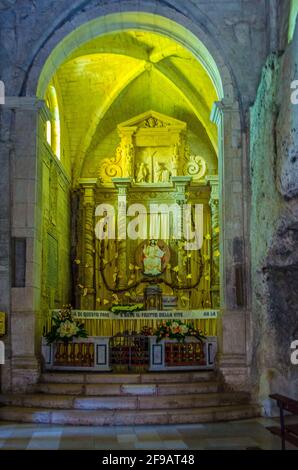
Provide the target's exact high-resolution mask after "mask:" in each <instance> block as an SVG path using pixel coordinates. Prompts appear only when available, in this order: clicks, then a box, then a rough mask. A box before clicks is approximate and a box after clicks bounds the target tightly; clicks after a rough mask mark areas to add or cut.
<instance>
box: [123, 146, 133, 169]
mask: <svg viewBox="0 0 298 470" xmlns="http://www.w3.org/2000/svg"><path fill="white" fill-rule="evenodd" d="M125 154H126V168H127V176H132V177H133V176H134V165H133V164H134V161H133V160H134V146H133V145H132V144H127V145H126V146H125Z"/></svg>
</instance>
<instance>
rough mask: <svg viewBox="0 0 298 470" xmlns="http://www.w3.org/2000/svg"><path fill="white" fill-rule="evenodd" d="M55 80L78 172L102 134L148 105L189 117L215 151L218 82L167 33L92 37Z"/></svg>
mask: <svg viewBox="0 0 298 470" xmlns="http://www.w3.org/2000/svg"><path fill="white" fill-rule="evenodd" d="M53 82H54V83H55V85H56V87H57V88H58V93H59V97H60V108H61V113H63V119H64V123H65V126H66V129H67V134H68V143H67V145H68V149H67V150H68V152H67V153H68V154H69V156H70V158H71V161H72V164H73V166H74V171H75V173H76V174H77V175H79V174H80V172H81V169H82V168H83V167H84V164H85V163H86V162H84V161H85V160H86V159H88V155H89V154H90V152H92V149H94V148H96V146H97V145H98V143H99V141H100V139H102V138H103V137H104V135H103V133H104V134H106V133H107V132H109V131H112V129H113V128H115V127H116V126H117V124H119V123H121V122H123V121H125V120H127V119H130V118H131V117H133V116H135V115H137V114H140V113H141V112H145V111H147V110H149V109H153V110H155V111H158V112H161V113H163V114H168V115H171V116H172V117H175V118H178V119H181V120H186V121H187V126H188V128H189V129H190V130H191V131H192V132H194V133H196V132H197V133H198V132H199V133H201V134H202V135H203V134H204V138H205V140H206V139H207V140H208V141H209V143H210V147H211V148H212V151H213V152H216V147H217V145H216V143H217V130H216V127H215V126H214V124H212V123H211V122H210V112H211V108H212V105H213V103H214V101H216V100H217V96H216V92H215V89H214V86H213V84H212V82H211V80H210V78H209V76H208V74H207V73H206V71H205V69H204V68H203V66H202V65H201V64H200V63H199V62H198V61H197V60H196V59H195V58H194V56H193V55H192V54H191V53H190V52H188V51H187V50H186V49H184V48H183V47H182V46H180V45H179V44H178V43H175V42H174V41H173V40H171V39H168V38H167V37H165V36H162V35H159V34H156V33H151V32H141V31H123V32H121V33H117V34H115V33H114V34H108V35H105V36H102V37H98V38H96V39H93V40H91V41H89V42H87V43H85V44H83V45H81V46H78V48H77V50H76V51H75V52H74V53H73V54H72V55H71V56H69V57H68V58H67V60H66V61H65V62H64V63H63V64H62V66H60V68H59V69H58V70H57V72H56V74H55V76H54V77H53Z"/></svg>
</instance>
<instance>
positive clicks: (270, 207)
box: [250, 26, 298, 414]
mask: <svg viewBox="0 0 298 470" xmlns="http://www.w3.org/2000/svg"><path fill="white" fill-rule="evenodd" d="M284 44H286V42H284ZM297 50H298V27H297V26H296V32H295V35H294V38H293V41H292V43H291V44H289V45H288V46H287V47H286V50H285V51H284V52H281V53H279V54H272V55H271V56H270V57H269V58H268V60H267V62H266V65H265V67H264V69H263V74H262V79H261V83H260V86H259V90H258V95H257V99H256V102H255V104H254V107H253V108H252V111H251V129H250V132H251V136H250V142H251V149H250V159H251V181H252V217H251V252H252V292H253V317H252V326H253V332H254V334H253V367H252V371H253V379H254V386H255V390H256V392H257V394H258V395H259V397H260V400H261V402H262V403H263V405H264V411H265V413H267V414H270V413H271V412H272V410H271V404H270V402H269V400H268V394H269V393H284V394H285V395H290V396H292V397H293V398H295V397H296V398H298V366H294V365H292V364H291V361H290V354H291V350H290V345H291V342H292V341H293V340H294V339H298V295H297V286H298V201H297V196H298V106H297V105H293V104H292V102H291V93H292V91H293V90H291V82H292V81H293V80H297V79H298V74H297V73H298V72H297V70H298V54H297Z"/></svg>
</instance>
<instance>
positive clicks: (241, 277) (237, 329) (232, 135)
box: [211, 100, 249, 389]
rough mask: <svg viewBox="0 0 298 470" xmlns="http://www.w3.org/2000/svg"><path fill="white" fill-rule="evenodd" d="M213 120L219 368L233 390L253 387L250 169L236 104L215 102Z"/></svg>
mask: <svg viewBox="0 0 298 470" xmlns="http://www.w3.org/2000/svg"><path fill="white" fill-rule="evenodd" d="M211 120H212V121H213V122H214V123H216V124H217V127H218V144H219V146H218V147H219V150H218V153H219V155H218V161H219V194H220V198H219V206H218V207H219V210H218V216H219V225H220V229H221V230H220V235H219V251H220V255H221V257H220V299H221V319H220V320H219V331H218V336H219V346H220V354H219V366H220V371H221V373H222V374H223V376H224V378H225V381H226V383H227V385H228V386H230V387H232V388H235V389H248V388H249V385H248V377H249V374H248V370H249V368H248V359H247V350H248V347H249V328H248V325H249V321H248V318H249V312H248V311H247V307H246V298H247V292H246V289H247V285H246V283H245V279H246V271H247V265H246V259H247V255H246V251H247V249H248V239H247V228H246V225H245V217H246V211H247V207H246V204H247V195H246V194H244V190H243V187H244V184H245V180H244V178H245V174H246V172H247V168H246V166H245V165H246V161H245V155H246V153H245V152H246V149H245V143H244V142H243V136H242V133H241V123H240V117H239V110H238V106H237V103H235V102H227V101H225V100H223V101H221V102H219V103H215V105H214V108H213V111H212V115H211ZM214 209H215V208H214Z"/></svg>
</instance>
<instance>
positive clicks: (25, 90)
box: [8, 4, 250, 389]
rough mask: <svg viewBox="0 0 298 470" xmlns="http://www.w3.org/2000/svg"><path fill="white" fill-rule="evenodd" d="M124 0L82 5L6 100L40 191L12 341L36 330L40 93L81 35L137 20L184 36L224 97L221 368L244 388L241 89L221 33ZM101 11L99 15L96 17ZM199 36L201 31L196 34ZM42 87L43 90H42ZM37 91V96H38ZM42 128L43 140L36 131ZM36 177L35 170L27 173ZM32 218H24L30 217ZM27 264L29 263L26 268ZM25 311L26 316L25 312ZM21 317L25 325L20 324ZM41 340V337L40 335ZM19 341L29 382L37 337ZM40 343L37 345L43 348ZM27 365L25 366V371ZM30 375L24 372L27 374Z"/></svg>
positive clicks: (137, 24)
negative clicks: (111, 6)
mask: <svg viewBox="0 0 298 470" xmlns="http://www.w3.org/2000/svg"><path fill="white" fill-rule="evenodd" d="M125 9H126V7H125V4H123V12H121V14H117V13H115V14H110V13H111V11H108V10H103V9H102V8H101V7H100V8H99V7H95V8H94V9H92V11H91V10H88V11H87V12H82V11H78V12H77V13H76V14H75V15H74V17H73V19H72V21H69V22H67V23H65V24H63V25H62V26H61V27H59V28H58V29H57V30H55V31H53V33H52V34H51V36H50V37H49V39H48V40H47V42H46V43H45V44H44V45H43V46H42V47H41V48H40V49H39V50H38V52H37V53H36V55H35V58H34V61H33V62H32V63H31V65H30V67H29V68H28V71H27V74H26V77H25V80H24V83H23V87H22V94H23V95H24V96H23V97H22V98H19V99H17V100H13V99H12V100H11V101H10V102H9V100H8V106H10V107H11V108H13V109H15V110H16V115H17V120H16V124H15V126H16V127H15V129H16V132H19V131H18V130H19V129H22V128H24V126H26V135H25V134H24V133H22V132H20V134H19V136H18V137H19V145H20V148H19V149H18V152H21V147H24V146H26V145H27V146H28V148H29V152H30V156H31V161H32V164H33V166H34V169H33V170H32V171H33V172H34V176H35V178H34V182H33V183H32V184H33V186H34V187H35V195H36V196H35V195H34V197H33V200H32V201H30V202H28V203H27V204H26V214H27V218H28V219H29V218H30V219H31V221H32V232H30V234H29V235H27V236H28V237H29V238H28V244H27V252H26V253H27V259H29V260H30V262H29V265H30V266H29V267H28V266H27V269H28V270H30V276H31V278H32V282H31V284H32V285H30V286H28V285H26V286H25V287H24V291H23V292H22V294H23V295H25V296H26V299H27V302H26V304H25V305H24V302H23V301H22V300H21V298H20V292H19V291H17V290H12V312H13V315H14V317H13V318H14V320H13V322H14V324H15V327H14V328H12V343H13V344H14V345H16V343H17V341H18V338H19V337H20V335H21V332H22V331H24V332H26V335H28V337H29V338H31V339H32V338H33V337H34V331H35V324H36V318H38V315H39V296H40V286H39V284H38V280H36V279H35V276H36V275H35V271H36V267H37V266H38V264H39V260H40V257H41V253H40V250H41V242H40V239H41V236H42V234H41V233H40V230H39V227H40V216H41V214H40V205H39V199H38V198H39V195H40V192H41V190H42V186H41V181H40V179H39V178H38V175H39V172H40V165H39V162H38V161H36V155H37V154H38V147H39V145H41V143H42V134H41V127H42V121H43V120H46V119H47V114H46V109H45V108H44V106H43V103H42V101H40V98H41V97H42V96H43V93H44V91H45V88H46V85H47V77H50V76H51V75H52V72H53V70H55V69H56V68H57V67H58V65H59V64H60V63H61V61H62V60H63V59H64V58H65V56H66V55H67V54H68V53H69V52H70V51H71V50H73V48H75V47H77V43H78V41H83V40H87V39H88V38H91V37H93V36H94V35H99V34H106V33H108V32H111V31H117V30H119V29H120V30H123V29H125V28H129V27H132V26H133V27H134V28H139V29H142V28H143V29H144V30H150V29H152V30H158V31H159V32H160V33H161V34H164V35H168V36H169V37H172V38H173V39H175V40H176V41H177V42H180V43H181V44H183V45H184V47H186V48H187V49H188V50H190V51H191V52H192V53H193V54H194V56H195V57H197V58H198V59H199V60H200V61H201V62H202V63H203V65H204V66H205V68H206V70H207V71H208V73H209V75H210V77H211V78H212V81H213V83H214V85H215V88H216V90H217V92H218V95H219V97H220V99H221V101H220V102H219V103H217V105H216V106H215V108H214V113H213V120H214V122H216V124H217V125H218V129H219V160H220V170H219V171H220V186H219V189H218V191H219V193H218V192H217V194H216V188H215V189H214V198H215V199H218V196H219V194H220V195H221V197H220V201H221V204H220V209H219V212H220V219H221V226H222V227H223V231H222V234H221V242H220V243H221V253H222V258H221V279H222V284H221V285H222V292H221V299H222V304H221V307H222V322H221V323H222V334H221V358H220V368H221V370H222V372H223V374H224V376H225V378H226V380H227V381H228V382H229V383H230V384H231V385H235V386H236V387H238V388H246V387H247V383H248V355H247V352H248V349H249V348H248V341H249V336H248V333H247V325H248V324H249V321H248V317H249V298H250V295H249V292H247V289H246V285H247V283H246V281H247V280H248V279H249V261H248V259H249V252H248V240H247V235H246V234H247V225H248V221H247V207H246V202H245V201H246V200H247V198H246V193H245V191H246V189H245V188H246V187H247V185H246V178H247V165H246V158H247V157H246V147H245V145H246V143H245V141H244V139H243V134H242V118H241V113H240V106H239V102H238V100H237V98H236V97H237V96H238V93H237V89H236V86H235V83H234V80H233V77H232V75H231V73H230V71H229V67H228V65H227V64H226V63H225V60H224V58H223V57H221V55H220V53H219V51H218V49H217V47H216V41H214V39H213V38H212V37H210V36H209V35H207V34H206V33H205V32H204V31H203V30H202V29H201V28H200V27H199V26H198V25H197V24H195V23H193V22H192V21H191V19H190V18H187V17H186V16H184V15H181V14H180V13H178V12H177V11H173V10H170V9H168V8H165V7H162V6H158V7H157V8H155V9H154V14H153V12H152V11H151V10H150V8H149V7H148V8H147V9H145V10H147V12H146V13H144V12H137V13H136V12H132V11H129V9H130V8H127V11H125ZM94 17H95V18H96V19H95V20H94V19H93V18H94ZM198 38H199V39H198ZM36 90H37V92H36ZM36 93H37V95H38V98H36V97H35V94H36ZM36 129H37V136H38V138H37V144H36V146H35V143H34V140H35V139H34V136H35V135H36ZM28 179H30V180H31V179H32V173H31V174H30V173H28ZM25 225H26V224H25ZM12 231H13V233H14V234H15V235H14V236H16V237H17V236H20V235H19V234H21V233H23V232H22V227H21V226H19V225H18V224H16V223H14V224H13V227H12ZM28 272H29V271H28ZM24 313H26V317H25V316H24ZM20 322H22V327H21V326H20ZM36 345H38V341H36ZM15 347H16V351H17V354H16V355H15V357H13V358H12V364H11V367H12V371H13V379H12V385H11V386H12V388H14V389H24V388H27V387H28V386H30V385H31V384H33V383H34V382H35V381H36V379H37V378H38V361H37V360H36V353H37V351H36V350H35V348H34V344H32V341H30V344H29V342H28V341H24V342H23V344H22V345H20V346H19V347H17V346H15ZM37 349H38V348H37ZM24 366H26V367H27V371H26V374H24V372H23V369H24ZM25 375H26V378H25Z"/></svg>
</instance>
